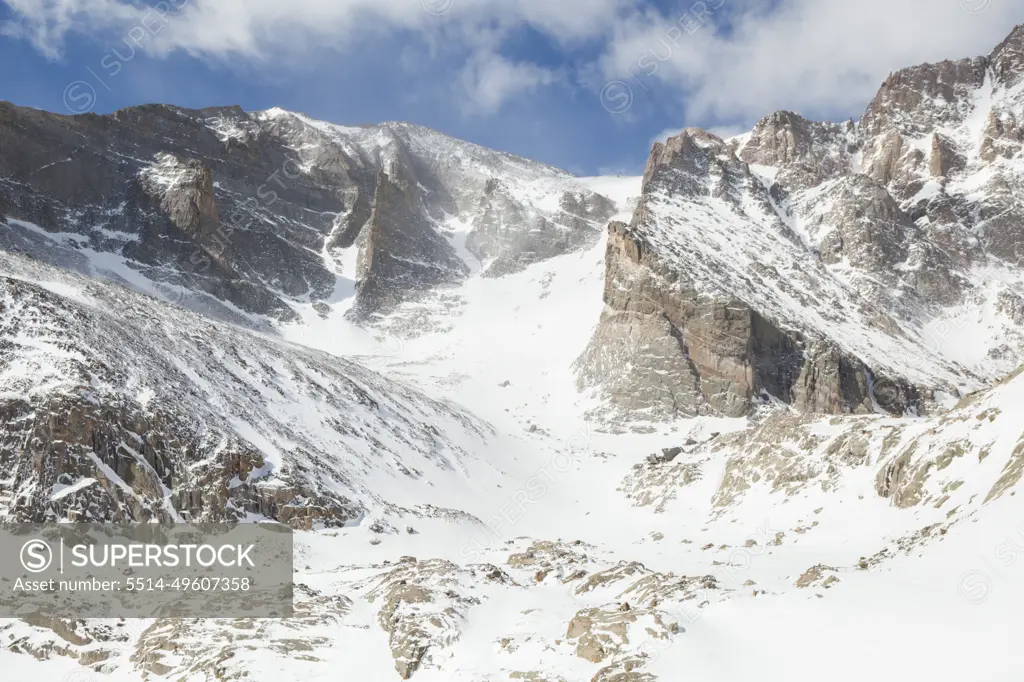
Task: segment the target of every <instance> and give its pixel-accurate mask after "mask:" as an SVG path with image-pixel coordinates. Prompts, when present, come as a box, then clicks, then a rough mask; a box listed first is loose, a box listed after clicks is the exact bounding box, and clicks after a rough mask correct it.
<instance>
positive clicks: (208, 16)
mask: <svg viewBox="0 0 1024 682" xmlns="http://www.w3.org/2000/svg"><path fill="white" fill-rule="evenodd" d="M0 1H2V2H3V3H4V4H6V5H7V6H8V7H9V8H10V9H11V10H12V11H13V13H14V14H15V19H14V21H13V22H11V23H9V24H8V26H7V28H6V30H7V32H8V33H14V34H17V35H20V36H22V37H25V38H27V39H29V40H31V41H32V42H33V44H34V45H35V46H36V47H37V48H38V49H39V50H40V51H41V52H43V53H44V54H47V55H49V56H56V55H58V54H59V53H60V50H61V48H62V45H63V42H64V40H65V38H66V37H67V35H68V33H70V32H72V31H77V32H81V33H88V32H90V31H93V30H95V29H97V28H100V29H115V30H118V29H119V30H122V31H128V30H130V28H131V27H132V26H133V25H136V24H138V23H139V22H141V21H142V18H143V17H144V16H146V15H150V16H152V15H153V14H154V10H152V9H149V8H147V7H145V6H137V5H134V4H133V3H132V2H130V1H129V0H0ZM641 1H642V0H558V1H552V0H288V1H287V2H281V1H280V0H201V1H199V0H165V1H164V2H161V3H156V4H157V5H160V6H162V8H163V13H166V14H167V16H168V17H169V18H171V19H172V20H173V22H174V25H173V27H172V28H173V30H166V31H162V32H161V34H160V35H159V36H158V40H159V43H160V47H161V49H163V50H173V49H183V50H186V51H188V52H191V53H193V54H198V55H203V56H208V57H215V58H222V57H228V56H236V55H240V56H245V57H260V56H266V55H267V54H269V53H271V52H273V51H275V50H282V51H287V52H301V51H305V50H306V49H308V48H309V47H311V46H313V45H315V46H318V47H323V46H325V45H331V46H338V47H344V46H346V45H350V44H353V43H354V42H357V41H358V39H359V37H360V36H361V35H363V34H365V33H367V32H369V33H374V32H377V31H380V30H388V29H407V30H414V31H418V32H421V33H424V34H433V35H434V36H435V37H436V36H437V34H439V33H440V32H441V31H442V29H445V28H450V27H452V26H458V27H460V28H461V29H462V37H463V38H464V39H466V40H470V41H472V39H473V38H474V36H477V35H478V34H479V32H480V31H481V30H485V31H486V30H490V29H492V28H493V27H494V26H502V27H508V28H514V27H521V26H530V27H532V28H534V29H536V30H538V31H541V32H543V33H545V34H546V35H548V36H550V37H551V38H552V39H554V40H555V41H556V42H558V43H559V44H562V45H565V46H571V45H573V44H574V43H576V42H578V41H581V40H586V39H591V38H594V37H596V36H601V35H604V34H606V33H607V32H608V30H609V28H610V26H611V25H612V23H613V22H614V20H615V17H616V16H617V14H618V13H619V12H620V11H627V10H628V9H629V8H630V7H631V6H633V5H635V4H637V3H639V2H641ZM151 23H152V20H151Z"/></svg>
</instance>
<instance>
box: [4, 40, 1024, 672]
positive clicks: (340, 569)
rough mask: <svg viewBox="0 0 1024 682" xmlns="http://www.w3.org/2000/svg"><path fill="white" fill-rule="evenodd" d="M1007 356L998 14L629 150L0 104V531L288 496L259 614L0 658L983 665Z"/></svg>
mask: <svg viewBox="0 0 1024 682" xmlns="http://www.w3.org/2000/svg"><path fill="white" fill-rule="evenodd" d="M1022 369H1024V26H1019V27H1017V28H1016V29H1014V30H1013V31H1012V32H1011V34H1010V35H1009V36H1008V37H1007V38H1006V39H1005V40H1004V41H1003V42H1001V43H1000V44H999V45H998V46H996V47H995V48H994V49H993V50H992V51H991V52H990V53H989V54H988V55H986V56H980V57H976V58H972V59H963V60H960V61H956V62H950V61H947V62H941V63H938V64H923V65H919V66H915V67H911V68H907V69H904V70H901V71H898V72H895V73H892V74H891V75H889V77H888V78H886V79H885V81H884V82H883V83H882V84H881V87H880V88H879V90H878V93H877V95H876V96H875V97H874V98H873V99H872V100H871V102H870V103H869V104H868V105H867V107H866V109H865V110H864V113H863V115H862V116H861V117H860V119H859V120H850V121H842V122H836V123H833V122H817V121H812V120H809V119H807V118H805V117H803V116H801V115H800V114H798V113H794V112H790V111H778V112H775V113H772V114H769V115H767V116H765V117H764V118H763V119H761V120H760V121H759V122H758V123H757V124H756V126H754V128H753V130H752V131H750V132H749V133H746V134H743V135H739V136H737V137H731V138H728V139H723V138H721V137H719V136H717V135H715V134H713V133H711V132H708V131H705V130H701V129H697V128H687V129H684V130H683V131H682V132H680V133H679V134H678V135H675V136H672V137H670V138H668V139H667V140H666V141H664V142H658V143H655V144H654V146H653V149H652V150H651V151H650V156H649V160H648V162H647V164H646V168H645V170H644V173H643V176H642V177H620V176H602V177H577V176H574V175H572V174H570V173H568V172H565V171H562V170H559V169H556V168H552V167H550V166H547V165H544V164H541V163H537V162H533V161H529V160H527V159H523V158H519V157H516V156H513V155H510V154H507V153H503V152H498V151H493V150H489V149H486V148H483V147H480V146H477V145H474V144H470V143H468V142H462V141H460V140H456V139H453V138H451V137H448V136H446V135H443V134H441V133H438V132H435V131H433V130H429V129H426V128H423V127H419V126H416V125H412V124H408V123H383V124H380V125H373V126H340V125H334V124H330V123H325V122H322V121H318V120H314V119H312V118H310V117H308V116H305V115H303V114H299V113H293V112H288V111H284V110H282V109H270V110H267V111H257V112H246V111H243V110H242V109H240V108H238V107H215V108H208V109H200V110H191V109H184V108H179V107H174V106H163V105H146V106H139V107H132V108H128V109H123V110H120V111H118V112H116V113H113V114H110V115H93V114H84V115H79V116H61V115H57V114H52V113H47V112H43V111H38V110H34V109H29V108H24V107H20V106H16V105H14V104H8V103H2V104H0V517H2V518H3V520H4V521H6V522H8V523H11V522H48V523H58V522H98V523H108V524H110V523H135V522H145V523H172V522H177V523H202V522H210V521H216V522H224V523H250V522H263V521H275V522H278V523H281V524H287V525H288V526H290V527H291V528H292V529H293V530H294V533H295V536H294V537H295V551H294V557H293V564H294V583H295V588H294V600H293V601H294V610H295V615H294V616H293V617H290V618H285V619H269V618H268V619H253V618H218V617H213V616H216V615H217V614H211V617H210V618H207V619H194V620H183V619H180V618H176V617H175V614H174V611H173V610H170V609H167V610H163V611H160V612H158V613H154V614H153V617H151V618H148V619H127V620H126V619H122V618H117V617H111V618H107V619H101V618H80V617H77V616H76V614H74V613H62V614H56V615H54V614H44V613H40V612H35V611H31V612H30V611H29V610H27V609H23V610H22V611H21V612H19V613H18V615H19V617H17V618H9V619H0V667H2V669H3V670H4V671H5V673H4V674H5V675H6V676H8V677H9V678H10V679H12V680H26V679H34V680H40V682H50V681H53V682H58V681H59V682H99V681H105V680H109V681H110V682H141V681H147V682H153V681H156V680H168V681H174V682H214V681H217V682H226V681H229V680H232V681H242V680H245V681H246V682H258V681H273V682H279V681H281V680H337V679H353V680H375V681H376V680H408V679H413V680H418V681H420V682H442V681H444V682H449V681H455V682H498V681H501V682H506V681H512V680H518V681H522V682H659V681H661V682H673V681H675V680H682V679H694V680H712V679H721V680H730V681H731V680H746V679H769V680H775V679H780V680H781V679H785V680H812V679H813V680H817V679H821V677H822V676H825V677H827V678H828V679H830V680H831V679H835V680H843V681H847V680H848V681H850V682H854V681H860V680H864V679H869V678H872V679H873V678H877V677H879V676H881V677H882V678H883V679H886V680H888V679H893V680H895V679H906V680H910V679H928V680H936V681H937V680H942V681H949V682H959V681H960V680H993V681H995V680H1011V679H1017V678H1019V677H1020V673H1021V671H1022V670H1024V660H1022V659H1021V657H1020V655H1018V654H1017V653H1016V647H1015V643H1016V642H1017V641H1019V639H1020V638H1021V637H1022V636H1024V628H1022V626H1021V625H1020V624H1019V623H1020V618H1019V615H1020V614H1019V604H1020V603H1022V599H1024V573H1022V571H1021V566H1022V565H1024V564H1022V562H1020V561H1018V559H1019V556H1020V552H1021V547H1022V546H1024V545H1022V544H1021V543H1022V539H1021V536H1022V535H1024V525H1022V524H1021V518H1024V507H1022V502H1021V500H1024V495H1021V496H1020V497H1018V493H1019V492H1020V491H1021V485H1020V484H1021V479H1022V476H1024V425H1022V422H1021V418H1020V415H1021V406H1022V405H1024V371H1022ZM9 582H10V581H9V580H8V578H7V577H6V576H0V606H4V607H5V608H11V609H14V608H18V605H19V603H20V602H18V601H17V599H11V598H10V597H9V595H8V593H7V592H6V591H5V590H6V589H7V588H6V585H7V583H9ZM936 643H939V644H940V646H936ZM823 670H824V671H826V672H824V673H823V672H822V671H823ZM5 679H6V677H5Z"/></svg>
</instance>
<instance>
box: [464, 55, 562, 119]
mask: <svg viewBox="0 0 1024 682" xmlns="http://www.w3.org/2000/svg"><path fill="white" fill-rule="evenodd" d="M556 80H558V76H557V74H556V73H555V72H554V71H551V70H550V69H545V68H542V67H540V66H537V65H535V64H530V63H526V62H513V61H510V60H508V59H505V58H504V57H502V56H501V55H498V54H495V53H493V52H482V53H478V54H476V55H474V56H473V57H472V58H471V59H470V60H469V62H468V63H467V64H466V67H465V68H464V69H463V71H462V74H461V75H460V77H459V85H460V87H461V89H462V91H463V93H464V94H465V95H466V99H465V100H464V103H465V106H464V110H465V111H466V113H470V114H493V113H495V112H497V111H498V110H499V109H501V106H502V105H503V104H504V103H505V102H506V101H507V100H508V99H509V98H511V97H516V96H523V95H529V94H530V93H531V92H533V91H535V90H536V89H537V88H538V87H540V86H543V85H550V84H552V83H554V82H555V81H556Z"/></svg>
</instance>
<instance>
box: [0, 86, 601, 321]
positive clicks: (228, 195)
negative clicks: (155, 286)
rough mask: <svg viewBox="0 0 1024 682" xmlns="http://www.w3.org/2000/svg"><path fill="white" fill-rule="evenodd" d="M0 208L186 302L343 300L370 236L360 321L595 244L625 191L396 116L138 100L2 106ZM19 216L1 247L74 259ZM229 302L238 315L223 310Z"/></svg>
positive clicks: (279, 310)
mask: <svg viewBox="0 0 1024 682" xmlns="http://www.w3.org/2000/svg"><path fill="white" fill-rule="evenodd" d="M0 148H2V149H3V152H4V153H3V154H2V155H0V215H5V216H8V217H10V218H12V219H16V220H18V221H22V222H25V223H30V224H31V225H35V226H37V227H39V228H40V229H41V230H43V231H44V232H45V233H49V234H50V235H53V234H65V235H74V236H75V237H74V238H73V239H65V240H63V243H64V244H65V245H67V246H70V247H73V249H74V250H82V249H86V248H88V249H91V250H94V251H97V252H100V253H110V254H116V255H117V256H118V257H120V258H123V259H125V262H126V263H127V264H128V265H129V266H130V267H131V268H132V270H133V271H135V272H138V273H139V274H140V275H142V276H143V277H146V278H148V279H149V280H152V281H154V282H158V283H163V284H165V285H166V286H164V287H163V291H165V292H166V294H170V295H173V296H174V298H175V300H181V299H182V298H185V297H187V298H195V297H196V295H197V294H204V295H200V296H199V299H201V300H204V301H205V302H206V304H207V305H210V303H213V302H216V301H221V302H226V303H228V304H230V307H229V310H230V309H237V310H240V311H242V312H244V313H252V314H257V315H265V316H269V317H270V318H273V319H276V320H282V321H287V320H294V319H295V318H296V315H295V311H294V306H295V305H298V304H301V303H304V302H308V301H309V300H312V301H318V302H321V303H324V302H326V301H328V300H330V299H331V297H332V294H333V293H334V292H335V287H336V285H337V283H338V275H339V274H340V273H339V270H340V264H339V259H341V256H340V255H339V254H341V253H342V252H344V251H346V250H347V249H349V248H351V247H353V246H355V247H357V248H358V264H357V268H356V270H355V272H346V273H344V276H345V277H347V278H349V279H354V280H356V297H357V298H356V304H355V306H354V307H353V308H352V316H353V317H354V318H356V319H363V318H365V317H367V316H370V315H372V314H375V313H378V312H386V311H388V310H390V309H391V308H393V307H394V306H395V305H396V304H398V303H400V302H401V301H403V300H406V299H408V298H410V297H415V295H416V294H417V292H422V291H425V290H429V289H431V288H433V287H437V286H442V285H453V284H458V283H460V282H461V281H463V280H464V279H465V278H466V277H467V275H469V274H470V272H472V271H473V270H478V269H480V267H481V264H483V265H484V266H485V267H486V273H485V274H488V275H501V274H507V273H511V272H517V271H519V270H521V269H522V268H523V267H525V266H527V265H529V264H530V263H534V262H537V261H539V260H543V259H546V258H550V257H552V256H557V255H560V254H564V253H567V252H570V251H573V250H576V249H580V248H584V247H587V246H592V245H593V244H594V243H596V242H597V240H598V239H599V238H600V234H601V230H602V229H603V228H604V226H605V224H606V222H607V220H608V218H609V217H610V216H611V215H612V214H613V213H614V212H615V206H614V203H613V202H612V201H611V200H609V199H608V198H606V197H603V196H601V195H598V194H596V193H595V192H593V191H591V190H589V189H587V188H586V187H585V186H584V185H582V184H580V183H578V182H577V181H576V179H575V178H574V177H573V176H572V175H570V174H568V173H565V172H563V171H560V170H558V169H555V168H552V167H550V166H546V165H544V164H541V163H536V162H533V161H528V160H526V159H521V158H519V157H515V156H512V155H510V154H504V153H501V152H496V151H492V150H489V149H485V148H483V147H478V146H476V145H473V144H470V143H467V142H461V141H459V140H454V139H452V138H450V137H447V136H445V135H442V134H440V133H436V132H434V131H432V130H428V129H426V128H421V127H418V126H414V125H410V124H405V123H385V124H382V125H379V126H371V127H364V128H358V127H356V128H351V127H342V126H335V125H331V124H328V123H322V122H320V121H314V120H312V119H309V118H307V117H305V116H302V115H299V114H293V113H289V112H285V111H282V110H279V109H274V110H270V111H265V112H256V113H251V114H250V113H246V112H244V111H242V110H241V109H240V108H238V107H225V108H213V109H204V110H199V111H196V110H187V109H181V108H178V107H172V106H163V105H148V106H140V107H132V108H129V109H124V110H121V111H118V112H116V113H114V114H111V115H109V116H98V115H93V114H86V115H81V116H74V117H71V116H60V115H57V114H51V113H46V112H42V111H36V110H32V109H26V108H22V107H17V106H14V105H11V104H7V103H0ZM52 242H53V240H52V239H46V238H45V234H44V235H43V236H42V237H40V235H38V234H33V233H32V232H31V230H30V229H28V228H27V227H25V226H23V225H19V224H17V223H15V224H12V225H10V229H7V230H5V231H4V234H3V243H4V244H7V245H8V246H9V247H12V246H17V247H18V248H20V249H21V250H24V251H28V252H30V253H32V254H34V255H36V256H37V257H40V258H42V259H46V260H50V261H52V262H57V263H58V264H61V265H64V266H72V267H73V266H75V264H76V263H79V262H80V261H81V260H82V258H81V256H80V255H76V254H74V253H67V252H59V251H58V249H57V248H56V247H55V246H54V244H53V243H52ZM220 312H221V314H227V312H225V311H223V310H221V311H220Z"/></svg>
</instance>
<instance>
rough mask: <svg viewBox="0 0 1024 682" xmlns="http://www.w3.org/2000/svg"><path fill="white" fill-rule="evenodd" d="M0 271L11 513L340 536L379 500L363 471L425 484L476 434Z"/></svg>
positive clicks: (428, 410) (119, 305)
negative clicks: (337, 530)
mask: <svg viewBox="0 0 1024 682" xmlns="http://www.w3.org/2000/svg"><path fill="white" fill-rule="evenodd" d="M0 267H2V268H3V270H4V272H7V273H10V274H8V275H7V276H4V277H2V278H0V350H2V353H0V417H2V419H0V469H3V470H4V471H5V475H4V476H2V477H0V515H6V516H8V517H9V518H11V519H14V520H23V521H44V520H49V521H56V520H77V521H92V522H113V521H121V522H126V521H148V520H161V521H170V520H178V519H192V520H199V521H213V520H219V521H231V520H237V519H244V518H247V515H249V514H257V515H261V516H264V517H267V518H271V519H276V520H279V521H281V522H284V523H288V524H291V525H293V526H295V527H298V528H309V527H312V526H314V525H316V526H337V525H342V524H344V523H346V522H347V521H350V520H351V519H353V518H357V517H359V516H360V515H361V514H363V513H364V509H365V508H366V505H369V504H385V505H387V504H389V502H387V501H385V500H380V499H377V498H375V497H373V496H372V493H369V494H367V493H361V492H357V491H360V490H361V489H363V488H362V486H361V484H359V483H358V481H359V480H360V478H361V477H362V476H363V475H365V474H366V472H369V471H373V470H375V469H381V471H382V474H383V475H385V476H408V477H415V478H423V477H428V478H429V477H430V476H431V470H434V471H436V472H437V473H439V474H441V473H443V472H444V471H447V470H448V469H449V468H450V467H452V466H453V464H452V463H453V462H458V461H460V460H461V459H462V458H463V457H466V456H468V454H467V453H466V451H464V450H463V449H462V446H460V445H457V444H456V443H457V442H462V443H466V442H473V439H478V438H481V437H483V436H484V434H485V433H486V431H485V428H484V427H483V426H482V425H481V424H479V423H478V422H476V421H475V420H473V419H472V418H470V417H468V416H467V415H465V414H463V413H461V412H458V411H457V410H455V409H454V408H452V407H450V406H447V405H444V404H442V403H438V402H434V401H431V400H429V399H426V398H424V397H423V396H422V395H420V394H418V393H416V392H415V391H411V390H410V389H408V388H406V387H404V386H401V385H399V384H394V385H392V384H391V383H390V382H387V381H385V380H384V379H382V378H380V377H378V376H376V375H374V374H373V373H371V372H369V371H367V370H365V369H364V368H362V367H360V366H359V365H357V364H355V363H351V362H348V361H345V360H341V359H339V358H336V357H333V356H327V355H323V354H321V353H316V352H313V351H307V350H302V349H299V348H295V347H290V346H285V345H278V344H276V343H275V342H273V341H271V340H270V339H268V338H267V337H265V336H260V335H255V334H250V333H248V332H245V331H243V330H240V329H238V328H236V327H234V326H231V325H226V324H223V323H215V322H212V321H210V320H207V319H205V318H202V317H200V316H198V315H195V314H193V313H190V312H188V311H184V310H181V309H179V308H175V307H172V306H167V305H166V304H163V303H161V302H159V301H155V300H153V299H152V298H149V297H146V296H142V295H139V294H135V293H133V292H131V291H130V290H127V289H124V288H123V287H120V286H117V285H113V284H109V283H105V282H101V281H95V280H88V279H86V278H84V277H81V276H78V275H74V274H72V273H67V272H63V271H60V270H58V269H56V268H52V267H50V266H45V265H42V264H39V263H37V262H33V261H30V260H28V259H26V258H23V257H18V256H12V255H8V254H3V253H0ZM40 281H41V282H46V283H47V284H46V285H45V286H44V285H40V284H37V283H35V282H40ZM58 292H59V293H58ZM380 382H384V383H380ZM449 419H451V420H453V421H451V422H448V420H449ZM446 422H448V424H447V425H446ZM449 427H451V428H454V429H456V430H457V431H459V432H460V435H459V436H458V437H457V438H455V439H449V436H448V435H446V429H448V428H449ZM467 437H468V438H469V439H470V440H469V441H465V440H463V439H464V438H467ZM421 457H422V459H421ZM364 495H369V496H364Z"/></svg>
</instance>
